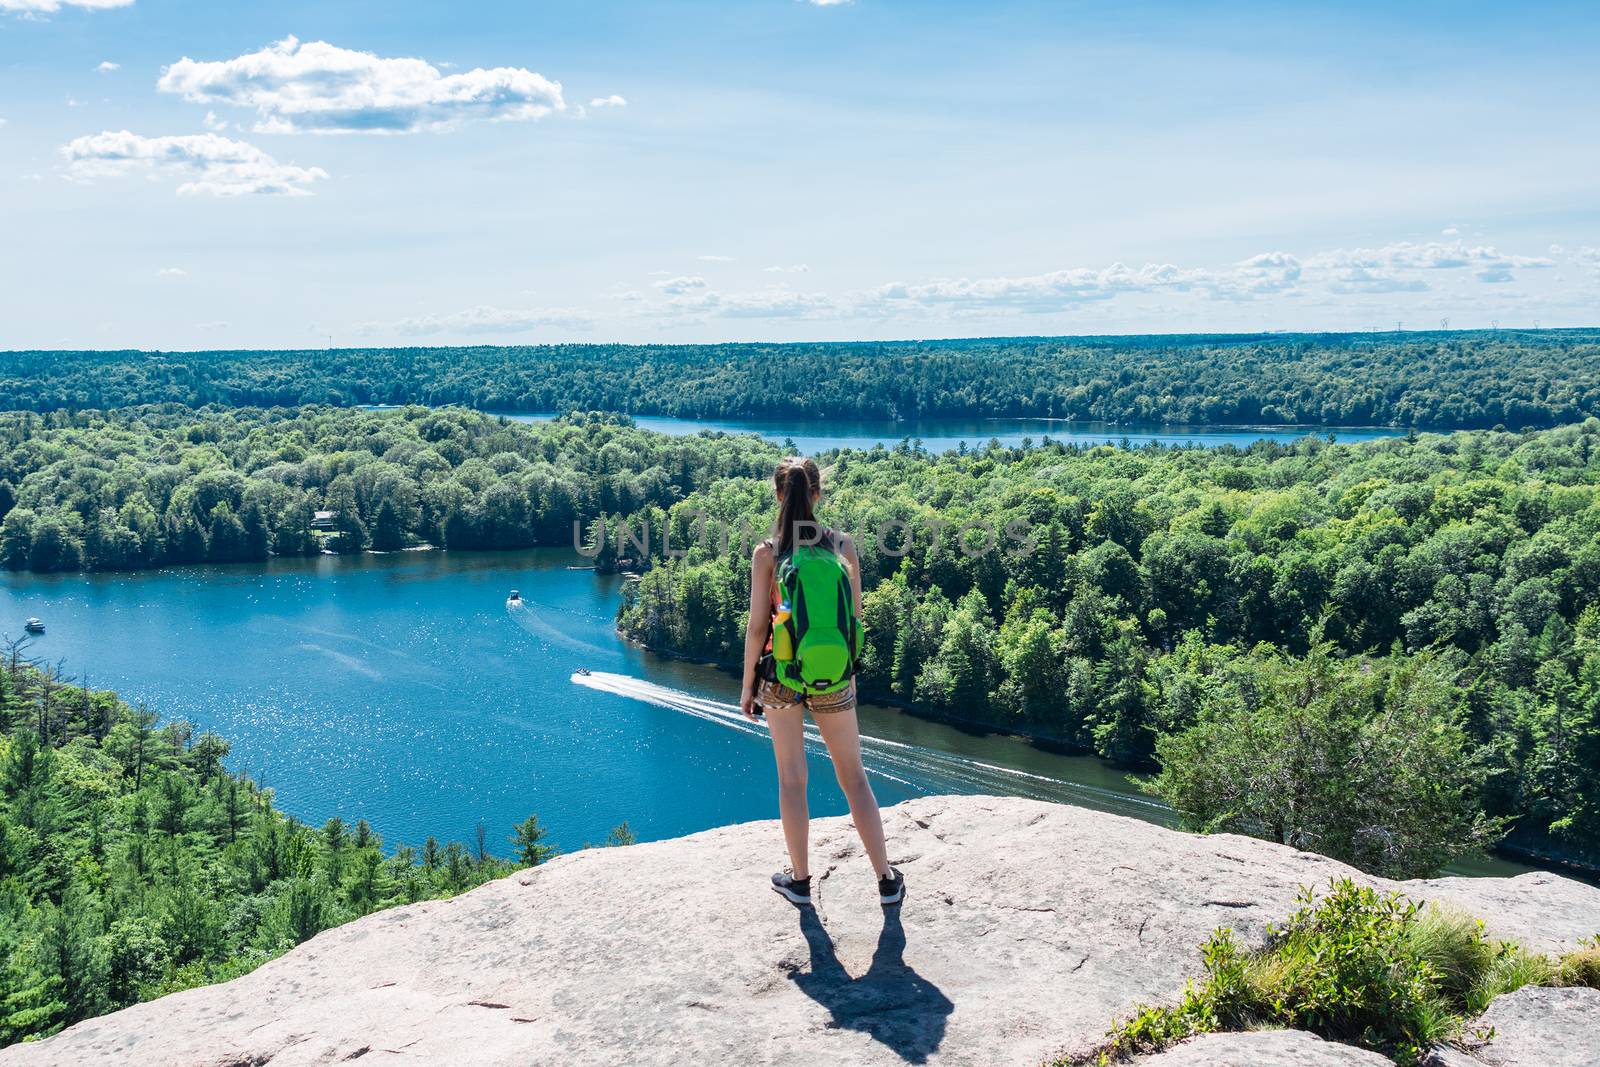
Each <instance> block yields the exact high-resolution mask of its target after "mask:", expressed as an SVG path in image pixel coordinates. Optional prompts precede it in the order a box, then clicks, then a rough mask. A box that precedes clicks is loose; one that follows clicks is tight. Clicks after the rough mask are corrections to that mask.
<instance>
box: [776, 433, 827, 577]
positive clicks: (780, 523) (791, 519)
mask: <svg viewBox="0 0 1600 1067" xmlns="http://www.w3.org/2000/svg"><path fill="white" fill-rule="evenodd" d="M772 484H773V487H774V488H776V489H777V490H778V520H777V521H776V522H775V523H773V524H772V545H773V548H774V550H775V551H776V552H777V554H778V555H779V556H786V555H788V554H789V553H790V552H792V551H793V550H794V546H795V544H796V543H797V542H798V543H800V544H816V543H817V541H818V540H819V539H820V538H821V537H822V531H821V529H820V528H818V526H817V516H816V512H815V511H813V510H812V501H813V500H815V498H816V497H817V495H818V494H819V493H821V492H822V472H821V471H820V470H818V469H817V464H816V461H815V460H812V459H805V458H802V457H800V456H788V457H786V458H785V459H784V460H782V461H781V462H780V463H779V464H778V469H777V470H775V471H773V472H772Z"/></svg>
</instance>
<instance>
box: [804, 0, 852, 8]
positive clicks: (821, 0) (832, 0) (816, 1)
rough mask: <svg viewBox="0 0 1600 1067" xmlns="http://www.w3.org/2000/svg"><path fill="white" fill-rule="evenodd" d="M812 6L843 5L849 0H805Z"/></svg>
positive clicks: (849, 0)
mask: <svg viewBox="0 0 1600 1067" xmlns="http://www.w3.org/2000/svg"><path fill="white" fill-rule="evenodd" d="M806 2H807V3H809V4H810V5H811V6H812V7H843V6H844V5H846V4H848V3H850V2H851V0H806Z"/></svg>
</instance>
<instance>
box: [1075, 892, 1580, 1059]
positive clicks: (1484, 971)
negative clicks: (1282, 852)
mask: <svg viewBox="0 0 1600 1067" xmlns="http://www.w3.org/2000/svg"><path fill="white" fill-rule="evenodd" d="M1201 952H1202V955H1203V957H1204V961H1205V976H1204V977H1203V978H1202V979H1200V980H1198V981H1192V982H1190V983H1189V984H1188V986H1187V987H1186V988H1185V989H1184V993H1183V996H1182V998H1181V999H1180V1000H1179V1002H1178V1004H1177V1005H1175V1006H1171V1007H1149V1006H1144V1007H1140V1008H1139V1009H1137V1010H1136V1011H1135V1012H1134V1014H1133V1015H1132V1016H1131V1017H1130V1018H1128V1019H1126V1020H1122V1021H1119V1022H1117V1023H1116V1024H1115V1025H1114V1026H1113V1027H1112V1029H1111V1032H1110V1033H1109V1035H1108V1036H1107V1040H1106V1042H1105V1044H1104V1045H1103V1046H1102V1047H1101V1049H1100V1050H1099V1051H1098V1052H1097V1053H1096V1057H1097V1059H1098V1062H1100V1063H1102V1064H1104V1063H1110V1062H1111V1061H1112V1060H1115V1059H1118V1058H1121V1057H1125V1056H1129V1055H1135V1054H1141V1053H1147V1052H1153V1051H1156V1050H1158V1049H1161V1048H1163V1047H1165V1046H1167V1045H1170V1044H1172V1043H1173V1042H1175V1041H1179V1040H1182V1039H1183V1038H1186V1037H1190V1036H1192V1035H1195V1034H1203V1033H1209V1032H1213V1031H1219V1030H1251V1029H1260V1028H1276V1027H1291V1028H1294V1029H1297V1030H1309V1031H1311V1032H1312V1033H1315V1034H1319V1035H1321V1036H1322V1037H1325V1038H1328V1039H1330V1040H1334V1041H1342V1042H1346V1043H1349V1044H1353V1045H1359V1046H1361V1047H1363V1048H1369V1049H1374V1050H1376V1051H1379V1052H1382V1053H1385V1054H1387V1055H1389V1056H1391V1057H1393V1058H1394V1059H1395V1060H1397V1061H1398V1062H1399V1063H1401V1064H1416V1063H1418V1062H1420V1060H1421V1058H1422V1056H1423V1054H1424V1053H1425V1052H1426V1051H1427V1050H1428V1049H1429V1048H1431V1047H1433V1046H1435V1045H1439V1044H1442V1043H1444V1042H1446V1041H1449V1040H1451V1039H1452V1038H1456V1037H1458V1036H1460V1035H1461V1034H1462V1032H1463V1030H1464V1028H1465V1024H1466V1020H1467V1019H1468V1018H1470V1017H1473V1016H1476V1015H1478V1014H1479V1013H1481V1012H1482V1011H1483V1010H1484V1009H1485V1008H1486V1007H1488V1004H1489V1002H1490V1001H1491V1000H1493V999H1494V998H1495V997H1496V996H1499V995H1500V994H1501V993H1507V992H1510V991H1511V990H1513V989H1517V988H1520V987H1521V986H1524V985H1528V984H1537V985H1543V984H1548V983H1549V982H1551V981H1554V980H1558V979H1559V980H1560V981H1562V982H1567V981H1568V976H1569V975H1570V976H1571V977H1572V979H1573V981H1572V982H1571V983H1570V984H1593V979H1594V978H1595V977H1597V975H1600V943H1597V944H1595V945H1594V946H1591V947H1587V948H1584V949H1582V950H1580V951H1578V952H1574V953H1572V954H1571V955H1569V956H1567V957H1566V958H1565V959H1564V960H1562V962H1561V964H1560V967H1559V973H1558V968H1557V965H1556V964H1555V963H1554V962H1553V961H1552V960H1550V959H1549V958H1548V957H1545V956H1540V955H1536V954H1534V953H1530V952H1528V951H1527V950H1526V949H1524V948H1522V947H1521V946H1520V945H1516V944H1514V943H1512V942H1497V941H1492V940H1490V939H1489V937H1488V936H1487V935H1486V934H1485V933H1484V929H1483V924H1482V923H1481V922H1480V921H1478V920H1477V919H1474V918H1473V917H1471V916H1469V915H1465V914H1462V913H1461V912H1458V911H1454V910H1451V909H1448V908H1440V907H1424V906H1423V905H1421V904H1418V903H1415V902H1413V901H1410V900H1408V899H1406V898H1405V897H1402V896H1401V895H1400V894H1398V893H1379V892H1378V891H1377V890H1375V889H1372V888H1371V887H1368V886H1358V885H1356V884H1355V883H1353V882H1351V881H1349V880H1348V879H1345V880H1341V881H1337V882H1334V883H1333V885H1332V887H1331V890H1330V892H1329V893H1328V895H1327V896H1326V897H1325V898H1323V899H1321V900H1318V898H1317V896H1316V894H1315V893H1314V892H1313V891H1311V890H1302V891H1301V895H1300V907H1299V908H1298V909H1297V910H1296V911H1295V913H1294V914H1293V915H1292V916H1291V917H1290V918H1289V921H1288V922H1287V923H1286V924H1285V925H1284V926H1283V927H1282V928H1281V929H1274V930H1273V931H1272V935H1271V938H1270V940H1269V942H1268V944H1267V946H1266V947H1265V948H1263V949H1261V950H1259V951H1255V952H1245V951H1241V949H1240V948H1239V946H1238V943H1237V941H1236V940H1235V939H1234V936H1233V933H1232V931H1230V930H1227V929H1219V930H1217V931H1215V932H1213V933H1212V935H1211V937H1210V938H1208V939H1207V940H1206V943H1205V944H1204V945H1203V946H1201Z"/></svg>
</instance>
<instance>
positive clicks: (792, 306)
mask: <svg viewBox="0 0 1600 1067" xmlns="http://www.w3.org/2000/svg"><path fill="white" fill-rule="evenodd" d="M659 309H660V310H662V311H665V312H666V313H667V314H670V315H675V316H693V317H698V316H715V317H718V318H726V319H800V318H817V317H822V316H827V315H832V314H835V313H837V312H838V310H839V305H838V304H837V303H836V302H835V301H834V300H833V299H832V298H831V297H829V296H827V295H825V294H823V293H800V292H796V291H795V290H793V289H785V288H772V289H760V290H755V291H752V292H741V293H718V292H715V291H713V290H709V289H707V290H702V291H697V292H694V293H691V294H686V295H681V296H678V297H675V298H674V299H672V300H669V301H667V303H666V304H665V305H662V306H660V308H659Z"/></svg>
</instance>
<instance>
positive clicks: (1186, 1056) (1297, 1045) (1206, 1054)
mask: <svg viewBox="0 0 1600 1067" xmlns="http://www.w3.org/2000/svg"><path fill="white" fill-rule="evenodd" d="M1134 1063H1136V1064H1137V1065H1138V1067H1394V1061H1393V1060H1391V1059H1389V1058H1388V1057H1386V1056H1380V1055H1378V1054H1377V1053H1376V1052H1368V1051H1367V1050H1366V1049H1361V1048H1356V1047H1355V1046H1353V1045H1340V1044H1336V1043H1335V1042H1332V1041H1324V1040H1322V1039H1321V1038H1320V1037H1316V1036H1314V1035H1312V1034H1307V1033H1303V1032H1301V1031H1299V1030H1258V1031H1255V1032H1253V1033H1246V1034H1205V1035H1202V1036H1200V1037H1196V1038H1191V1039H1189V1040H1188V1041H1185V1042H1183V1043H1182V1044H1179V1045H1174V1046H1173V1047H1172V1048H1169V1049H1167V1050H1166V1051H1165V1052H1160V1053H1157V1054H1156V1055H1154V1056H1146V1057H1141V1058H1140V1059H1137V1060H1135V1061H1134Z"/></svg>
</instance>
